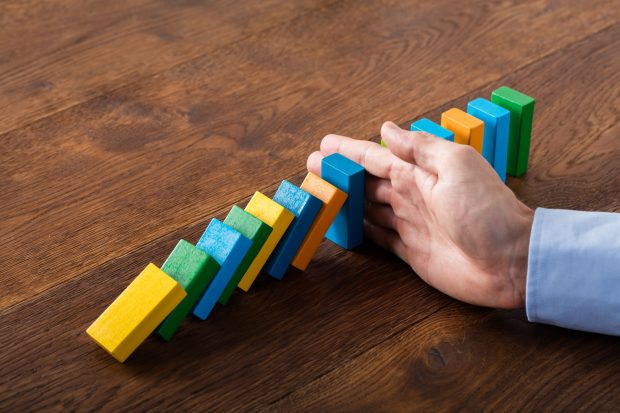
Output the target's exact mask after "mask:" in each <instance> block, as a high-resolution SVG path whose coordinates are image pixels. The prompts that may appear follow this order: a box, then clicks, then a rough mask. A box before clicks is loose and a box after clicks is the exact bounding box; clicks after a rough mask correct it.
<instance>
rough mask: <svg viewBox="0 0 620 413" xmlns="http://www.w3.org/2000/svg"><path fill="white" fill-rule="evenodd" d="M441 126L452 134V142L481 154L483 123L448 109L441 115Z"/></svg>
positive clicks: (454, 109)
mask: <svg viewBox="0 0 620 413" xmlns="http://www.w3.org/2000/svg"><path fill="white" fill-rule="evenodd" d="M441 126H442V127H443V128H446V129H449V130H451V131H452V132H454V142H456V143H461V144H463V145H470V146H472V147H473V148H474V149H475V150H476V151H477V152H478V153H482V139H483V138H484V123H483V122H482V121H481V120H480V119H477V118H474V117H473V116H471V115H468V114H467V113H465V112H463V111H462V110H460V109H456V108H453V109H450V110H447V111H445V112H444V113H442V114H441Z"/></svg>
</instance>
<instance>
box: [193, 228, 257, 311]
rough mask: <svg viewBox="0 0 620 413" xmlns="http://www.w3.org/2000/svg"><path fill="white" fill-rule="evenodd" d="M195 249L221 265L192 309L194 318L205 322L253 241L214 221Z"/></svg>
mask: <svg viewBox="0 0 620 413" xmlns="http://www.w3.org/2000/svg"><path fill="white" fill-rule="evenodd" d="M196 246H197V247H198V248H199V249H201V250H202V251H204V252H206V253H207V254H209V255H210V256H212V257H213V258H215V261H217V263H218V264H220V269H219V271H218V272H217V274H215V278H213V281H211V284H209V286H208V287H207V290H206V291H205V292H204V294H203V295H202V297H201V298H200V300H199V301H198V304H196V307H194V315H195V316H196V317H198V318H200V319H202V320H205V319H206V318H207V317H208V316H209V314H210V313H211V310H213V307H215V303H216V302H217V300H219V298H220V296H221V295H222V292H224V289H225V288H226V286H227V285H228V283H229V282H230V279H231V278H232V277H233V275H234V274H235V271H236V270H237V267H239V264H241V261H242V260H243V257H245V254H247V252H248V250H249V249H250V247H251V246H252V241H250V240H249V239H248V238H246V237H244V236H243V235H241V234H240V233H239V231H235V230H234V229H232V228H231V227H229V226H228V225H226V224H224V223H223V222H222V221H219V220H217V219H215V218H214V219H212V220H211V222H210V223H209V226H208V227H207V229H206V230H205V232H204V234H202V237H200V241H198V244H196Z"/></svg>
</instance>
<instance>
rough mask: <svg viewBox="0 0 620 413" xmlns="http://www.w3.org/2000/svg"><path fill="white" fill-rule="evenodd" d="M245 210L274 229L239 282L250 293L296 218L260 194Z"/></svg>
mask: <svg viewBox="0 0 620 413" xmlns="http://www.w3.org/2000/svg"><path fill="white" fill-rule="evenodd" d="M245 210H246V212H249V213H250V214H252V215H254V216H255V217H256V218H258V219H260V220H261V221H263V222H264V223H265V224H267V225H269V226H270V227H271V228H272V231H271V234H269V237H268V238H267V241H265V243H264V244H263V246H262V248H261V249H260V251H259V252H258V254H256V257H255V258H254V261H252V264H250V267H249V268H248V270H247V271H246V272H245V275H244V276H243V278H241V281H240V282H239V288H241V289H242V290H244V291H248V290H249V289H250V287H251V286H252V283H253V282H254V280H255V279H256V277H257V276H258V273H259V272H260V270H261V269H262V268H263V266H264V265H265V263H266V262H267V259H268V258H269V256H270V255H271V253H272V252H273V250H274V249H275V248H276V246H277V245H278V242H280V239H282V236H283V235H284V233H285V232H286V229H287V228H288V226H289V225H290V223H291V222H292V221H293V218H294V217H295V216H294V215H293V213H292V212H290V211H288V210H287V209H286V208H284V207H283V206H282V205H280V204H278V203H277V202H276V201H274V200H273V199H270V198H268V197H266V196H265V195H263V194H261V193H260V192H256V193H254V196H253V197H252V199H250V202H249V203H248V205H247V206H246V207H245Z"/></svg>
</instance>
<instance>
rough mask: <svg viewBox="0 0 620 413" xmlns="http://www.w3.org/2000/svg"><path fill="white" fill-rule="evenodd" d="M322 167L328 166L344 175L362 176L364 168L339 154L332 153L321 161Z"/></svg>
mask: <svg viewBox="0 0 620 413" xmlns="http://www.w3.org/2000/svg"><path fill="white" fill-rule="evenodd" d="M321 164H322V165H329V166H331V167H332V168H334V169H336V170H338V171H340V172H342V173H343V174H345V175H349V176H352V175H357V174H362V175H363V174H364V167H363V166H362V165H360V164H358V163H356V162H353V161H352V160H350V159H349V158H347V157H345V156H343V155H341V154H339V153H333V154H331V155H329V156H326V157H325V158H323V160H322V161H321Z"/></svg>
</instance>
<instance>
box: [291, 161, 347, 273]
mask: <svg viewBox="0 0 620 413" xmlns="http://www.w3.org/2000/svg"><path fill="white" fill-rule="evenodd" d="M301 189H303V190H304V191H306V192H308V193H309V194H310V195H314V196H315V197H317V198H319V199H320V200H321V201H323V206H322V207H321V210H320V211H319V213H318V215H317V217H316V219H315V220H314V223H313V224H312V226H311V227H310V230H309V231H308V234H306V237H305V238H304V240H303V241H302V243H301V246H300V247H299V249H298V250H297V255H295V258H293V262H292V264H293V266H294V267H295V268H299V269H300V270H302V271H303V270H305V269H306V268H308V264H310V261H311V260H312V257H313V256H314V254H315V253H316V250H317V249H318V248H319V245H321V241H323V238H324V237H325V233H326V232H327V229H328V228H329V226H330V225H331V224H332V222H333V221H334V219H335V218H336V215H338V211H340V208H342V206H343V205H344V201H346V200H347V194H346V193H345V192H342V191H341V190H339V189H338V188H336V187H335V186H333V185H332V184H330V183H329V182H327V181H324V180H323V179H321V178H319V177H318V176H316V175H315V174H313V173H311V172H309V173H308V175H306V178H305V179H304V182H303V183H302V184H301Z"/></svg>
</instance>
